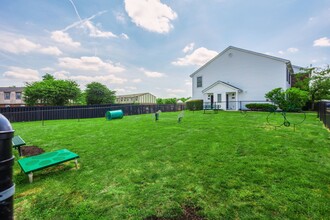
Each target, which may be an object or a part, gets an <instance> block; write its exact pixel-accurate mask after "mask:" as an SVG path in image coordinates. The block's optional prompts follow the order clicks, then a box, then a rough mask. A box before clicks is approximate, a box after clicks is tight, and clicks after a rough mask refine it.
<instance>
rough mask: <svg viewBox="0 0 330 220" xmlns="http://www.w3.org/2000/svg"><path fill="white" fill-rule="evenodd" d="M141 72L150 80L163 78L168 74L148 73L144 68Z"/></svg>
mask: <svg viewBox="0 0 330 220" xmlns="http://www.w3.org/2000/svg"><path fill="white" fill-rule="evenodd" d="M140 70H141V71H142V72H143V73H144V75H146V76H147V77H149V78H162V77H165V76H166V74H164V73H160V72H153V71H148V70H145V69H143V68H141V69H140Z"/></svg>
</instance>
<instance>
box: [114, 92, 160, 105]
mask: <svg viewBox="0 0 330 220" xmlns="http://www.w3.org/2000/svg"><path fill="white" fill-rule="evenodd" d="M116 103H118V104H130V103H137V104H154V103H156V96H154V95H152V94H150V93H139V94H130V95H117V96H116Z"/></svg>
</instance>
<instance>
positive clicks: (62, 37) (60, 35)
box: [51, 31, 80, 47]
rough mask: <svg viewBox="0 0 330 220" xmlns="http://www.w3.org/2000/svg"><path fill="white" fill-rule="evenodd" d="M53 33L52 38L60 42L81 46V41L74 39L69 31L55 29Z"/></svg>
mask: <svg viewBox="0 0 330 220" xmlns="http://www.w3.org/2000/svg"><path fill="white" fill-rule="evenodd" d="M51 34H52V35H51V39H53V40H54V41H56V42H58V43H63V44H65V45H68V46H70V47H79V46H80V43H79V42H76V41H73V40H72V38H71V37H70V36H69V34H68V33H65V32H63V31H53V32H52V33H51Z"/></svg>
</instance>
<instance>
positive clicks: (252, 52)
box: [190, 46, 291, 77]
mask: <svg viewBox="0 0 330 220" xmlns="http://www.w3.org/2000/svg"><path fill="white" fill-rule="evenodd" d="M230 49H233V50H237V51H241V52H244V53H249V54H253V55H256V56H261V57H265V58H268V59H273V60H277V61H279V62H283V63H285V64H291V63H290V60H287V59H283V58H280V57H274V56H270V55H267V54H263V53H258V52H254V51H251V50H245V49H242V48H238V47H233V46H229V47H227V48H226V49H225V50H223V51H222V52H221V53H219V54H218V55H216V56H215V57H213V58H212V59H211V60H210V61H208V62H207V63H206V64H204V65H203V66H202V67H200V68H199V69H198V70H196V71H195V72H193V73H192V74H191V75H190V77H193V76H194V75H195V74H196V73H198V72H199V71H200V70H202V69H203V68H204V67H205V66H207V65H209V64H210V63H212V62H213V60H215V59H217V58H218V57H220V56H221V55H223V54H224V53H226V52H227V51H228V50H230Z"/></svg>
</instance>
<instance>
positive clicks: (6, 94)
mask: <svg viewBox="0 0 330 220" xmlns="http://www.w3.org/2000/svg"><path fill="white" fill-rule="evenodd" d="M4 96H5V100H9V99H10V92H4Z"/></svg>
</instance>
